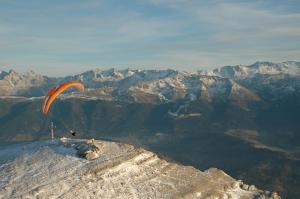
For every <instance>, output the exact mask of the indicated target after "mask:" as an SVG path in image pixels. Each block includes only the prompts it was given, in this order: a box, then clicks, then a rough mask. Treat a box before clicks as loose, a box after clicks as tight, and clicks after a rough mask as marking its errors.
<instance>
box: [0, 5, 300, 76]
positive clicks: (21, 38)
mask: <svg viewBox="0 0 300 199" xmlns="http://www.w3.org/2000/svg"><path fill="white" fill-rule="evenodd" d="M299 55H300V1H298V0H293V1H292V0H291V1H289V0H286V1H284V0H272V1H271V0H261V1H254V0H249V1H237V0H231V1H221V0H210V1H204V0H135V1H134V0H119V1H117V0H81V1H80V0H72V1H67V0H65V1H63V0H26V1H24V0H0V69H1V70H7V69H9V68H14V69H16V70H17V71H21V72H24V71H28V70H34V71H37V72H39V73H42V74H48V75H52V76H58V75H66V74H75V73H79V72H83V71H85V70H88V69H92V68H96V67H97V68H98V67H100V68H103V69H106V68H111V67H115V68H127V67H131V68H155V69H159V68H173V69H178V70H187V71H196V70H200V69H211V68H215V67H219V66H223V65H229V64H230V65H234V64H251V63H253V62H255V61H257V60H266V61H274V62H281V61H286V60H299V57H300V56H299Z"/></svg>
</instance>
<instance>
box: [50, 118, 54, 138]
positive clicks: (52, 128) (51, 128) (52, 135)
mask: <svg viewBox="0 0 300 199" xmlns="http://www.w3.org/2000/svg"><path fill="white" fill-rule="evenodd" d="M50 130H51V139H52V141H53V140H54V125H53V122H51V125H50Z"/></svg>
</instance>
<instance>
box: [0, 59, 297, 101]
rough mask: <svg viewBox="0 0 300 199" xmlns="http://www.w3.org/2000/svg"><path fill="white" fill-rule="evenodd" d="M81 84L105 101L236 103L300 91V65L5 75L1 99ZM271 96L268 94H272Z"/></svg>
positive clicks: (89, 94)
mask: <svg viewBox="0 0 300 199" xmlns="http://www.w3.org/2000/svg"><path fill="white" fill-rule="evenodd" d="M65 81H81V82H83V83H84V84H85V86H86V88H87V89H86V91H85V93H84V96H85V97H94V98H95V97H97V98H100V99H104V100H118V101H120V100H121V101H135V102H142V103H165V102H169V101H175V100H182V99H183V100H191V101H193V100H197V99H203V100H207V101H214V100H219V99H221V100H224V99H230V98H233V97H234V98H235V99H236V100H237V101H240V100H244V99H247V100H250V101H256V100H260V98H268V99H269V100H272V99H273V98H278V97H282V94H291V93H299V92H300V90H299V89H300V62H295V61H289V62H282V63H271V62H256V63H254V64H252V65H249V66H246V65H236V66H224V67H221V68H217V69H214V70H211V71H207V72H197V73H192V72H183V71H176V70H171V69H169V70H134V69H125V70H116V69H109V70H100V69H95V70H90V71H87V72H84V73H81V74H78V75H74V76H67V77H62V78H50V77H47V76H41V75H39V74H36V73H34V72H33V71H31V72H28V73H26V74H19V73H17V72H15V71H14V70H10V71H9V72H5V71H1V72H0V95H1V96H15V95H16V96H30V97H32V96H42V95H44V94H45V93H46V92H47V90H48V89H49V88H50V87H51V86H53V85H55V84H56V83H57V82H65ZM266 93H267V94H266Z"/></svg>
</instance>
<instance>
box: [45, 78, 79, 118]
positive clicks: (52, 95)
mask: <svg viewBox="0 0 300 199" xmlns="http://www.w3.org/2000/svg"><path fill="white" fill-rule="evenodd" d="M70 87H75V88H76V89H77V90H79V91H81V92H82V91H83V90H84V85H83V84H82V83H81V82H67V83H63V84H57V85H56V86H54V87H53V88H52V89H51V90H50V91H49V92H48V94H47V95H46V96H45V98H44V102H43V106H42V112H43V113H44V114H47V113H48V111H49V109H50V107H51V104H52V103H53V101H54V100H55V99H56V97H57V96H58V95H59V94H61V93H62V92H64V91H65V90H66V89H68V88H70Z"/></svg>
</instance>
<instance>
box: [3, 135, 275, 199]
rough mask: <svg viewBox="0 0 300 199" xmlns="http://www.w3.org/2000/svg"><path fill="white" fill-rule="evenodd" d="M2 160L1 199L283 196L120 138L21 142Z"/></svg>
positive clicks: (244, 198)
mask: <svg viewBox="0 0 300 199" xmlns="http://www.w3.org/2000/svg"><path fill="white" fill-rule="evenodd" d="M21 151H22V152H21ZM91 154H92V155H91ZM80 156H83V157H80ZM8 157H9V158H8ZM84 157H85V158H87V159H84ZM7 158H8V159H7ZM0 159H1V160H5V159H6V162H5V163H4V164H3V163H2V164H1V165H0V168H1V170H0V177H1V183H0V190H1V191H0V197H1V198H40V197H41V198H44V197H51V198H77V197H78V198H89V197H91V198H199V199H200V198H233V199H234V198H240V199H250V198H251V199H252V198H266V199H280V197H279V196H278V195H277V194H276V193H271V192H269V191H261V190H259V189H257V188H256V187H255V186H254V185H251V186H250V185H247V184H244V183H242V182H241V181H237V180H235V179H233V178H232V177H230V176H228V175H227V174H226V173H224V172H223V171H221V170H218V169H215V168H210V169H208V170H206V171H204V172H202V171H199V170H197V169H195V168H193V167H191V166H183V165H179V164H176V163H170V162H167V161H165V160H163V159H161V158H159V157H158V156H157V155H156V154H154V153H152V152H149V151H147V150H144V149H142V148H137V147H134V146H132V145H126V144H120V143H115V142H107V141H100V140H99V141H98V140H87V141H86V140H72V139H61V140H60V141H59V140H55V141H39V142H32V143H26V144H18V145H17V146H9V147H4V148H2V150H1V153H0Z"/></svg>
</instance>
